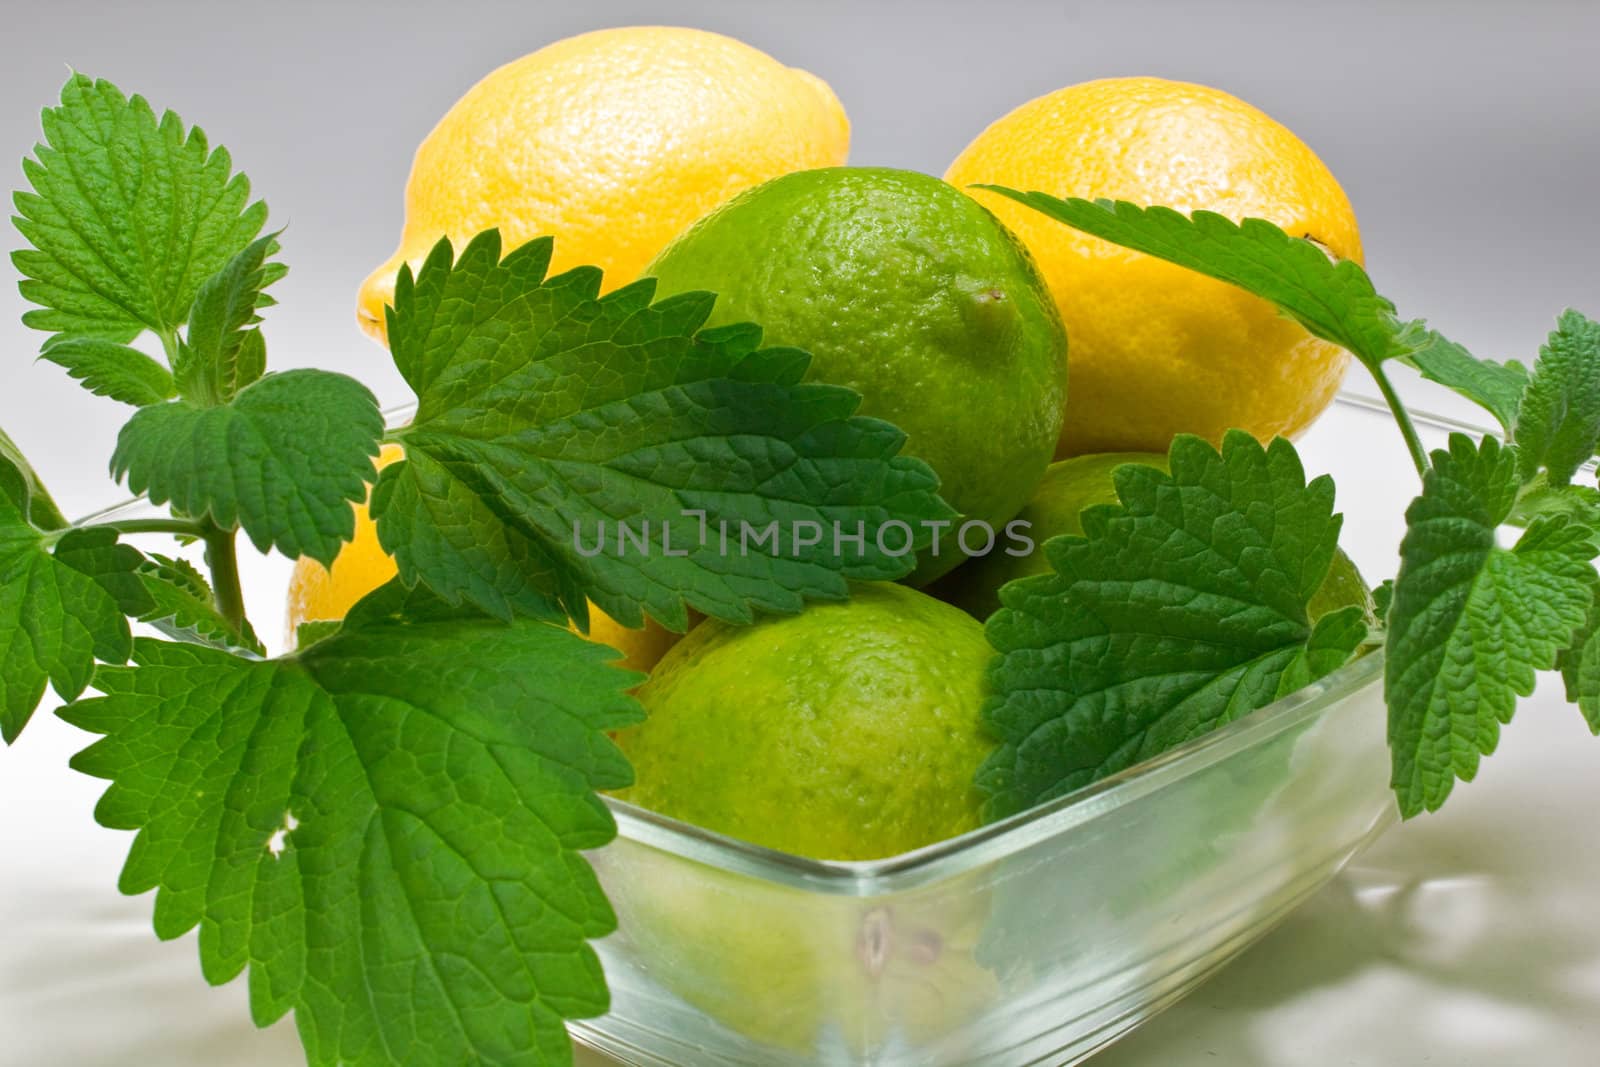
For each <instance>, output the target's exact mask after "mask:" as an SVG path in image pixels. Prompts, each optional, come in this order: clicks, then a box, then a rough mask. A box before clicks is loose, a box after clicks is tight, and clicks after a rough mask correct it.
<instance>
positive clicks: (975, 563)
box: [929, 452, 1373, 621]
mask: <svg viewBox="0 0 1600 1067" xmlns="http://www.w3.org/2000/svg"><path fill="white" fill-rule="evenodd" d="M1127 463H1142V464H1145V465H1146V466H1150V467H1158V468H1160V469H1161V470H1166V469H1167V457H1166V456H1163V455H1160V454H1159V453H1155V452H1103V453H1097V454H1095V455H1088V456H1076V457H1074V458H1072V459H1064V460H1062V461H1061V462H1059V463H1053V464H1051V465H1050V469H1049V470H1048V471H1046V472H1045V475H1044V478H1043V480H1041V481H1040V482H1039V488H1038V489H1037V490H1036V491H1035V492H1034V494H1033V499H1031V500H1029V501H1028V503H1027V506H1025V507H1024V508H1023V509H1022V510H1021V511H1020V512H1018V514H1017V521H1024V520H1025V521H1027V522H1028V523H1029V526H1028V528H1027V530H1026V535H1027V538H1028V542H1031V545H1032V550H1031V551H1023V549H1024V548H1026V547H1027V544H1026V543H1023V542H1019V541H1017V540H1015V539H1011V538H1002V539H1001V540H1000V541H998V542H997V543H996V546H995V548H994V549H993V550H992V551H990V552H989V553H988V554H987V555H984V556H981V557H979V558H976V559H972V560H968V561H967V562H966V563H965V564H963V565H962V566H961V567H959V568H957V569H956V570H955V571H953V572H952V573H950V574H948V575H946V576H945V577H944V578H942V579H940V580H939V582H938V583H937V584H936V585H934V586H933V587H932V588H930V589H929V592H931V593H933V594H934V595H935V596H937V597H939V598H940V599H943V600H946V601H949V602H950V603H952V604H955V605H956V606H958V607H960V608H962V609H963V610H965V611H967V612H969V613H970V614H972V615H973V616H975V617H977V618H979V619H987V618H988V617H989V616H990V615H992V614H994V612H995V611H997V610H999V608H1000V587H1001V586H1003V585H1005V584H1006V583H1007V582H1012V581H1015V580H1017V579H1018V578H1026V577H1028V576H1029V575H1031V574H1043V573H1045V572H1046V571H1048V570H1049V569H1050V561H1049V559H1048V557H1047V556H1046V555H1045V552H1044V543H1045V542H1046V541H1048V540H1049V539H1050V538H1052V537H1059V536H1060V535H1062V534H1082V533H1083V523H1082V521H1081V520H1080V518H1079V516H1080V515H1081V514H1082V512H1083V511H1084V509H1086V508H1090V507H1094V506H1095V505H1097V504H1115V503H1117V490H1116V486H1115V485H1114V484H1113V482H1112V472H1113V471H1115V470H1116V469H1117V468H1118V467H1120V466H1122V465H1124V464H1127ZM1008 548H1011V549H1013V550H1015V551H1016V552H1017V554H1016V555H1012V554H1011V553H1010V552H1008V551H1007V549H1008ZM1352 604H1358V605H1360V606H1361V607H1362V608H1363V609H1364V610H1365V611H1366V612H1367V615H1368V616H1369V617H1371V616H1372V613H1373V607H1372V592H1371V590H1369V589H1368V588H1367V583H1366V582H1365V581H1363V580H1362V577H1361V572H1360V571H1358V570H1357V569H1356V565H1355V563H1354V562H1353V561H1352V560H1351V559H1350V557H1349V556H1347V555H1345V554H1344V550H1343V549H1336V550H1335V551H1334V555H1333V563H1332V565H1331V566H1330V567H1329V568H1328V576H1327V577H1326V578H1324V579H1323V581H1322V585H1321V586H1320V587H1318V589H1317V591H1316V592H1315V593H1313V594H1312V597H1311V601H1310V603H1309V604H1308V605H1307V614H1308V615H1309V616H1310V618H1311V619H1312V620H1313V621H1315V620H1317V619H1319V618H1321V617H1322V616H1323V615H1325V614H1327V613H1328V612H1330V611H1333V610H1334V609H1336V608H1342V607H1347V606H1349V605H1352Z"/></svg>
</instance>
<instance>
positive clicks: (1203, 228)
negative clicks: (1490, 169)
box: [980, 185, 1408, 367]
mask: <svg viewBox="0 0 1600 1067" xmlns="http://www.w3.org/2000/svg"><path fill="white" fill-rule="evenodd" d="M980 188H984V189H989V190H992V191H993V192H996V193H1000V194H1001V195H1003V196H1008V197H1010V198H1011V199H1013V200H1016V201H1018V202H1019V203H1022V204H1026V205H1027V206H1028V207H1031V208H1033V209H1034V210H1036V211H1039V212H1042V213H1044V214H1046V215H1048V216H1050V217H1051V218H1053V219H1056V220H1057V221H1059V222H1064V223H1066V224H1067V225H1068V226H1071V227H1072V228H1074V229H1077V230H1082V231H1083V232H1085V233H1089V234H1093V235H1094V236H1096V237H1100V238H1103V239H1105V240H1107V241H1110V242H1112V243H1113V244H1118V245H1121V246H1123V247H1124V248H1131V249H1133V250H1135V251H1137V252H1144V253H1146V254H1148V255H1152V256H1155V257H1157V258H1158V259H1164V260H1167V261H1168V262H1169V263H1176V264H1178V265H1179V266H1183V267H1188V268H1189V269H1190V270H1194V271H1198V272H1200V273H1201V274H1205V275H1208V276H1209V277H1212V278H1217V279H1220V280H1221V281H1225V282H1228V283H1230V284H1232V285H1236V286H1238V287H1239V288H1241V289H1244V290H1246V291H1248V292H1251V293H1254V294H1255V295H1256V296H1259V297H1261V298H1263V299H1265V300H1269V301H1271V302H1272V303H1274V304H1276V305H1277V306H1278V308H1279V309H1280V310H1281V311H1282V312H1283V313H1284V314H1286V315H1288V316H1289V317H1290V318H1292V319H1294V320H1295V321H1297V322H1299V323H1300V324H1301V325H1302V326H1304V327H1305V328H1306V329H1307V330H1308V331H1309V332H1310V333H1312V334H1314V335H1315V336H1317V337H1320V338H1322V339H1323V340H1325V341H1332V342H1333V343H1334V344H1336V345H1339V346H1341V347H1343V348H1346V349H1348V350H1349V351H1350V352H1351V353H1352V354H1354V355H1355V356H1356V358H1358V359H1360V360H1361V361H1362V362H1363V363H1365V364H1366V365H1368V366H1369V367H1370V366H1377V365H1378V364H1379V363H1382V362H1383V361H1384V360H1387V359H1393V358H1395V357H1397V356H1402V355H1405V354H1406V353H1407V351H1408V349H1407V347H1406V346H1405V345H1404V344H1402V343H1401V341H1400V336H1399V331H1400V324H1399V322H1398V320H1397V319H1396V318H1395V314H1394V305H1393V304H1391V303H1390V302H1389V301H1388V300H1385V299H1384V298H1383V297H1381V296H1379V295H1378V293H1377V291H1376V290H1375V289H1374V288H1373V287H1372V280H1371V279H1370V278H1368V277H1367V272H1366V271H1364V270H1362V269H1361V266H1360V264H1358V263H1355V262H1353V261H1351V260H1337V261H1335V260H1333V259H1330V258H1329V256H1328V253H1327V252H1326V251H1325V250H1324V249H1323V248H1322V247H1321V246H1320V245H1317V244H1314V243H1312V242H1311V241H1308V240H1304V239H1302V238H1298V237H1290V236H1289V235H1288V234H1286V233H1284V232H1283V231H1282V230H1280V229H1279V228H1278V227H1276V226H1274V225H1273V224H1272V223H1270V222H1267V221H1265V220H1264V219H1245V220H1244V221H1243V222H1234V221H1233V220H1231V219H1228V218H1226V217H1224V216H1222V215H1218V214H1216V213H1214V212H1210V211H1196V212H1195V213H1194V214H1193V215H1192V216H1191V215H1184V214H1182V213H1180V212H1177V211H1174V210H1173V209H1172V208H1167V207H1148V208H1141V207H1137V206H1135V205H1133V204H1129V203H1126V202H1123V201H1117V202H1112V201H1110V200H1082V199H1078V198H1073V199H1070V200H1061V199H1058V198H1057V197H1053V196H1049V195H1048V194H1045V193H1038V192H1034V193H1023V192H1017V191H1016V190H1013V189H1006V188H1003V187H1001V186H994V185H985V186H980Z"/></svg>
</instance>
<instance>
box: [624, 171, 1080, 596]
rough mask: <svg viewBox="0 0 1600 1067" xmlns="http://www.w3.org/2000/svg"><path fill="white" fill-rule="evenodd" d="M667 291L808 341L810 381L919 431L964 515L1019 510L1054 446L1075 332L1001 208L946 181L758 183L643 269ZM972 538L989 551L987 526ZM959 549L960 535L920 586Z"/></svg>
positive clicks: (890, 174)
mask: <svg viewBox="0 0 1600 1067" xmlns="http://www.w3.org/2000/svg"><path fill="white" fill-rule="evenodd" d="M645 273H646V274H647V275H653V276H654V277H655V278H656V279H657V282H658V288H657V293H658V295H660V296H667V295H671V294H674V293H682V292H686V291H689V290H696V289H701V290H709V291H711V292H713V293H716V294H717V303H716V308H715V310H714V311H713V312H712V316H711V323H712V324H713V325H719V324H725V323H730V322H755V323H758V324H759V325H760V326H761V327H762V328H763V330H764V331H765V339H766V343H768V344H773V345H794V346H798V347H800V348H804V349H806V350H807V351H809V352H810V353H811V357H812V361H811V369H810V371H809V372H808V377H809V378H810V379H812V380H815V381H822V382H829V383H832V384H835V385H844V386H848V387H850V388H851V389H854V390H856V391H857V392H859V393H860V394H861V397H862V401H861V409H860V411H861V414H864V415H871V416H875V417H877V418H882V419H887V420H888V421H890V422H892V423H894V424H895V425H896V426H898V427H900V428H901V429H902V430H904V431H905V432H906V435H907V442H906V446H905V449H904V451H905V452H906V453H908V454H910V455H915V456H918V457H920V458H922V459H923V460H925V461H926V462H927V463H928V464H929V466H931V467H932V468H933V469H934V471H935V472H936V473H937V474H938V475H939V480H940V492H941V493H942V494H943V496H944V498H945V499H946V500H947V501H949V503H950V505H951V506H952V507H954V508H955V509H956V510H957V511H959V512H960V513H961V514H962V515H963V516H965V518H966V519H968V520H972V521H977V522H983V523H988V524H990V525H991V526H993V527H998V526H1000V525H1001V524H1003V523H1004V522H1005V521H1006V520H1007V519H1009V518H1011V517H1012V516H1013V515H1015V514H1016V513H1017V510H1018V509H1019V508H1021V507H1022V505H1023V504H1024V503H1025V502H1026V501H1027V499H1028V497H1029V495H1030V494H1031V493H1032V492H1033V488H1034V486H1035V485H1036V484H1037V483H1038V481H1039V478H1040V476H1041V475H1043V474H1044V470H1045V467H1046V466H1047V465H1048V464H1049V462H1050V459H1051V457H1052V456H1053V455H1054V453H1055V447H1056V441H1057V439H1058V438H1059V436H1060V431H1061V413H1062V404H1063V403H1064V401H1065V398H1066V381H1067V379H1066V335H1065V333H1064V332H1063V331H1062V327H1061V320H1060V317H1059V315H1058V313H1057V311H1056V309H1055V303H1054V301H1053V300H1052V299H1051V296H1050V292H1049V290H1048V289H1047V288H1046V287H1045V284H1044V282H1043V280H1042V279H1041V278H1040V277H1039V274H1038V272H1037V271H1036V270H1035V269H1034V266H1033V262H1032V260H1031V259H1030V258H1029V257H1028V254H1027V252H1026V251H1024V250H1023V248H1022V246H1021V245H1020V244H1018V243H1017V241H1016V239H1015V238H1014V237H1013V236H1012V235H1011V233H1010V232H1009V231H1007V230H1006V229H1005V227H1003V226H1002V225H1001V224H1000V223H999V222H998V221H997V220H996V219H995V217H994V216H993V215H991V214H990V213H989V212H988V211H987V210H986V209H985V208H983V207H982V206H981V205H979V204H978V202H977V201H975V200H973V199H972V198H971V197H969V196H967V195H966V194H965V193H963V192H961V191H960V190H959V189H956V188H955V187H954V186H951V185H949V184H947V183H945V182H943V181H940V180H939V179H938V178H933V177H929V176H928V175H926V174H917V173H914V172H911V171H903V170H890V169H884V168H868V167H835V168H830V169H824V170H810V171H801V172H799V173H795V174H790V175H786V176H785V177H782V178H777V179H774V180H772V181H769V182H767V183H766V184H764V185H760V186H757V187H756V188H754V189H751V190H750V191H748V192H746V193H744V194H742V195H740V196H738V197H735V198H734V199H733V200H731V201H729V202H728V203H727V204H725V205H723V206H722V207H720V208H718V209H717V210H716V211H713V212H712V213H711V214H709V215H707V216H706V217H705V218H703V219H701V220H700V221H699V222H697V223H696V224H695V225H694V226H693V227H691V228H690V229H689V230H688V231H686V232H685V233H684V234H682V235H681V236H680V237H678V239H677V240H676V241H674V242H673V243H672V244H671V245H670V246H668V247H667V248H666V250H665V251H663V252H662V253H661V255H659V256H658V257H656V260H655V262H654V263H653V264H651V265H650V266H649V267H648V268H646V270H645ZM967 540H968V544H969V545H971V546H972V547H973V548H974V550H975V551H981V548H980V546H981V545H982V544H984V543H985V542H984V539H983V537H982V536H981V534H980V530H979V528H977V527H974V528H973V530H972V531H971V534H970V536H969V537H968V539H967ZM962 558H963V556H962V552H961V548H960V545H959V543H958V542H957V541H956V539H955V537H954V531H950V530H947V531H944V532H943V536H942V537H941V538H940V543H939V548H938V553H937V555H934V554H933V553H931V552H930V553H925V554H924V556H923V559H922V564H921V566H920V567H919V568H918V570H917V572H916V574H915V575H914V576H913V578H912V584H917V585H920V584H922V583H924V582H927V581H931V580H932V579H933V578H935V577H937V576H938V575H939V574H942V573H944V572H945V571H948V570H949V569H950V568H952V567H954V566H955V565H956V564H957V563H959V562H960V561H961V559H962Z"/></svg>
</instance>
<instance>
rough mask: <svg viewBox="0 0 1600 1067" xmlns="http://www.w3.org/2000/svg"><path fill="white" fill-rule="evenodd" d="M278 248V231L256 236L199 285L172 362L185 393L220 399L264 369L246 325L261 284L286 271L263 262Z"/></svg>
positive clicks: (257, 342)
mask: <svg viewBox="0 0 1600 1067" xmlns="http://www.w3.org/2000/svg"><path fill="white" fill-rule="evenodd" d="M277 249H278V235H277V234H268V235H267V236H265V237H258V238H256V239H255V240H254V241H251V242H250V244H248V245H246V246H245V248H244V249H243V250H242V251H240V252H239V253H238V254H237V255H235V256H234V257H233V258H232V259H230V260H228V262H227V264H226V265H225V266H224V267H223V268H222V269H221V270H220V271H218V272H217V273H216V274H214V275H213V276H211V277H210V278H208V279H206V281H205V283H204V284H202V285H201V286H200V291H199V292H198V293H197V294H196V295H195V299H194V309H193V311H191V312H190V314H189V328H188V330H187V331H186V332H185V334H184V343H183V345H182V347H181V348H180V349H179V353H180V356H179V359H178V361H177V366H176V367H174V368H173V370H174V374H175V376H176V377H177V382H178V389H179V391H180V392H182V393H183V395H184V397H185V399H189V400H193V401H197V402H199V403H202V404H225V403H227V402H228V401H229V400H232V399H233V398H234V397H235V396H236V395H238V392H239V390H241V389H243V388H244V387H245V386H247V385H249V384H250V383H252V382H254V381H255V380H256V379H257V378H260V377H261V375H262V373H263V372H265V370H266V348H265V343H264V342H263V340H262V337H261V333H260V331H259V330H256V329H252V328H251V327H253V326H254V325H255V324H256V323H257V322H259V321H261V320H260V316H259V315H257V314H256V309H257V308H258V307H260V305H261V301H262V298H263V290H265V288H266V287H267V286H268V285H270V284H271V283H272V282H273V281H275V280H277V279H278V278H280V277H282V276H283V274H284V273H285V271H284V268H283V265H282V264H279V263H268V262H267V256H269V255H271V254H272V253H273V252H275V251H277Z"/></svg>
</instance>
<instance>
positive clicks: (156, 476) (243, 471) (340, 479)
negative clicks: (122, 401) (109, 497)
mask: <svg viewBox="0 0 1600 1067" xmlns="http://www.w3.org/2000/svg"><path fill="white" fill-rule="evenodd" d="M382 435H383V416H382V414H381V413H380V412H379V411H378V402H377V401H376V400H375V399H374V398H373V396H372V393H370V392H369V391H368V390H367V388H366V386H364V385H362V384H361V383H360V382H358V381H356V380H355V379H353V378H347V377H345V376H344V375H342V374H332V373H329V372H327V371H316V370H292V371H285V372H283V373H281V374H270V375H268V376H266V377H264V378H262V379H261V380H260V381H258V382H256V383H254V384H253V385H250V386H247V387H246V388H245V389H244V390H242V391H241V392H240V393H239V395H238V396H236V397H235V398H234V399H233V400H232V401H231V402H230V403H228V404H226V405H224V406H220V407H193V406H191V405H189V404H186V403H182V402H171V403H166V404H159V405H156V406H153V407H145V408H140V409H139V410H138V411H137V412H135V413H134V416H133V418H132V419H130V420H128V424H127V425H126V426H124V427H123V428H122V432H121V434H119V435H118V437H117V448H116V451H115V452H114V453H113V454H112V457H111V466H112V471H113V473H114V474H115V476H116V477H117V478H124V477H126V478H127V482H128V488H129V489H131V490H133V491H134V492H135V493H148V494H149V496H150V500H151V501H152V502H153V503H156V504H165V503H167V502H169V501H170V502H171V503H172V505H173V506H174V507H175V508H177V510H178V511H180V512H182V513H183V514H186V515H192V516H194V517H196V518H201V517H205V516H210V517H211V518H212V519H214V520H215V521H216V522H217V523H218V524H219V525H220V526H222V527H223V528H224V529H231V528H232V527H233V526H234V525H235V524H237V525H239V526H242V527H243V528H244V531H245V533H247V534H249V535H250V540H251V541H252V542H254V543H255V545H256V547H257V548H259V549H260V550H262V551H263V552H264V551H266V550H267V549H268V548H271V547H276V548H277V549H279V550H280V551H281V552H283V554H284V555H286V556H289V557H290V558H296V557H299V556H310V557H312V558H313V559H316V560H319V561H321V562H322V563H323V564H329V563H331V562H332V561H333V557H334V556H335V555H336V554H337V553H338V551H339V546H340V545H341V544H343V543H344V542H345V541H348V540H349V539H350V537H351V535H352V534H353V533H354V532H355V513H354V512H353V511H352V510H351V507H350V505H351V504H352V503H357V502H359V501H361V500H363V499H364V498H365V497H366V492H367V482H368V481H369V480H370V479H371V478H372V472H373V466H372V458H373V457H374V456H376V455H377V454H378V440H379V438H380V437H381V436H382Z"/></svg>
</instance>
